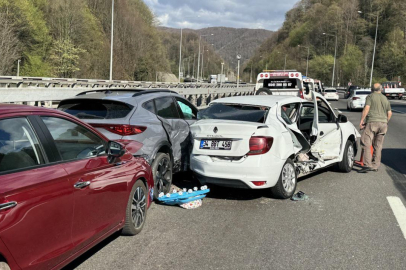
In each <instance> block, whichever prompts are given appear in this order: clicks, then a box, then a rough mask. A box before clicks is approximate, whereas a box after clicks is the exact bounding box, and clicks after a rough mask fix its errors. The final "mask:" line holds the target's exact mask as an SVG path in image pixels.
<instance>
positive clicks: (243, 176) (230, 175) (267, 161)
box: [190, 153, 286, 189]
mask: <svg viewBox="0 0 406 270" xmlns="http://www.w3.org/2000/svg"><path fill="white" fill-rule="evenodd" d="M285 162H286V161H285V160H282V159H280V158H278V157H275V156H274V155H272V154H270V153H267V154H264V155H258V156H247V157H243V158H241V159H240V160H237V161H227V160H220V159H218V158H215V157H210V156H205V155H192V156H191V162H190V168H191V170H192V171H193V172H195V173H196V175H197V177H198V179H199V180H200V181H201V182H202V184H205V183H208V184H217V185H221V186H229V187H237V188H251V189H263V188H270V187H273V186H275V185H276V183H277V182H278V179H279V176H280V173H281V170H282V167H283V165H284V164H285ZM252 181H266V183H265V184H264V185H262V186H256V185H254V184H253V183H252Z"/></svg>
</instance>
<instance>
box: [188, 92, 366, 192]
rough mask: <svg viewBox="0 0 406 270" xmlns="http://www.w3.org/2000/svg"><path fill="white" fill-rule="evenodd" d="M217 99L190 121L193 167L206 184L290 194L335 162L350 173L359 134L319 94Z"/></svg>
mask: <svg viewBox="0 0 406 270" xmlns="http://www.w3.org/2000/svg"><path fill="white" fill-rule="evenodd" d="M312 95H313V100H315V101H306V100H304V99H300V98H297V97H289V96H272V95H270V96H242V97H230V98H222V99H217V100H214V101H212V102H211V103H210V106H209V107H208V108H207V109H205V110H202V111H200V112H199V115H198V118H199V119H200V120H198V121H197V122H196V123H194V124H193V125H191V133H192V136H193V151H192V154H191V162H190V167H191V169H192V171H193V172H194V174H195V175H196V177H197V178H198V179H199V181H200V182H201V183H202V184H216V185H221V186H228V187H237V188H251V189H264V188H271V191H272V192H273V194H274V195H275V196H276V197H279V198H290V197H291V196H292V195H293V194H294V192H295V190H296V185H297V179H298V177H301V176H304V175H307V174H310V173H312V172H315V171H317V170H319V169H322V168H325V167H328V166H330V165H337V168H338V169H339V170H340V171H342V172H347V173H348V172H350V171H351V170H352V167H353V164H354V156H355V155H356V152H357V143H356V142H357V139H358V138H359V137H360V134H359V133H358V131H357V130H356V128H355V127H354V125H353V124H352V123H350V122H348V120H347V117H346V116H344V115H336V114H335V113H334V111H333V110H332V109H331V107H330V105H329V104H328V102H327V101H326V100H325V99H324V98H323V97H322V96H321V95H320V94H317V93H314V92H313V93H312Z"/></svg>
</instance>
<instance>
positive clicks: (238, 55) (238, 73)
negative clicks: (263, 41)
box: [237, 54, 241, 88]
mask: <svg viewBox="0 0 406 270" xmlns="http://www.w3.org/2000/svg"><path fill="white" fill-rule="evenodd" d="M237 60H238V69H237V88H238V87H239V85H240V60H241V55H240V54H237Z"/></svg>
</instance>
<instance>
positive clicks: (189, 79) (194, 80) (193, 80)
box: [183, 78, 196, 83]
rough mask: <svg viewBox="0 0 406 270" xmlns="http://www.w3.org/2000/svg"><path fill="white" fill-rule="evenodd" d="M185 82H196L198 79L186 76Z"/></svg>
mask: <svg viewBox="0 0 406 270" xmlns="http://www.w3.org/2000/svg"><path fill="white" fill-rule="evenodd" d="M183 82H185V83H190V82H196V79H195V78H185V79H183Z"/></svg>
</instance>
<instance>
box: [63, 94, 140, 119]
mask: <svg viewBox="0 0 406 270" xmlns="http://www.w3.org/2000/svg"><path fill="white" fill-rule="evenodd" d="M132 109H133V106H132V105H129V104H126V103H122V102H118V101H112V100H94V99H75V100H66V101H62V102H61V103H60V104H59V106H58V110H61V111H63V112H66V113H69V114H71V115H74V116H76V117H77V118H80V119H116V118H124V117H126V116H127V115H128V114H129V113H130V112H131V110H132Z"/></svg>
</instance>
